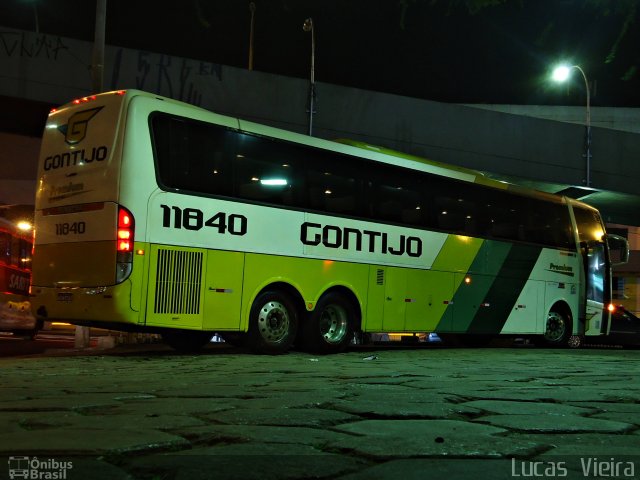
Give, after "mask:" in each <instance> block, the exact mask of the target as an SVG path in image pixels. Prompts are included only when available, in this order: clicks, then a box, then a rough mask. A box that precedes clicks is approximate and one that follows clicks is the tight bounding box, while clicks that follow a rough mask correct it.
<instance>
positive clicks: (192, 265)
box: [153, 249, 203, 314]
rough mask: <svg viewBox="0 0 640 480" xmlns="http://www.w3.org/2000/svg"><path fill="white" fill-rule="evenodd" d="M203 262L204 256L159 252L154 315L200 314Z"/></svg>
mask: <svg viewBox="0 0 640 480" xmlns="http://www.w3.org/2000/svg"><path fill="white" fill-rule="evenodd" d="M202 260H203V254H202V252H183V251H180V250H165V249H160V250H158V266H157V271H156V293H155V302H154V309H153V311H154V313H160V314H161V313H168V314H199V313H200V292H201V284H202Z"/></svg>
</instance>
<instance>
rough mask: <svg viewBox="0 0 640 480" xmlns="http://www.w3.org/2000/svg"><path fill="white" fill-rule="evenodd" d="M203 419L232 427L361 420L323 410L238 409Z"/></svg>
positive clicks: (204, 416)
mask: <svg viewBox="0 0 640 480" xmlns="http://www.w3.org/2000/svg"><path fill="white" fill-rule="evenodd" d="M200 418H202V419H208V420H211V421H215V422H216V423H225V424H232V425H281V426H298V427H327V426H332V425H338V424H340V423H347V422H352V421H354V420H358V419H359V418H358V417H356V416H354V415H350V414H348V413H344V412H337V411H334V410H328V409H322V408H261V409H249V408H236V409H233V410H226V411H223V412H218V413H212V414H203V415H200Z"/></svg>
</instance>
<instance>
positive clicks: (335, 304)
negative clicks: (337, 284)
mask: <svg viewBox="0 0 640 480" xmlns="http://www.w3.org/2000/svg"><path fill="white" fill-rule="evenodd" d="M354 319H355V311H354V308H353V305H352V304H351V302H350V301H349V300H348V299H347V298H345V296H344V295H341V294H340V293H337V292H331V293H328V294H326V295H325V296H323V297H322V298H321V299H320V300H319V301H318V303H317V305H316V308H315V309H314V310H313V312H311V314H310V316H309V318H308V319H307V321H306V322H305V323H304V325H302V327H301V328H302V345H303V348H304V349H305V350H309V351H311V352H315V353H337V352H341V351H344V350H345V349H346V348H347V347H348V346H349V344H350V343H351V340H352V338H353V325H354Z"/></svg>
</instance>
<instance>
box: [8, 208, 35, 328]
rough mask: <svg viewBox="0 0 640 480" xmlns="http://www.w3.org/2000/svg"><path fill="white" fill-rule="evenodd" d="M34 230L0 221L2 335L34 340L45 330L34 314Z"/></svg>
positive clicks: (28, 226)
mask: <svg viewBox="0 0 640 480" xmlns="http://www.w3.org/2000/svg"><path fill="white" fill-rule="evenodd" d="M32 245H33V237H32V226H31V225H30V224H28V223H27V222H21V223H17V224H16V223H13V222H12V221H10V220H8V219H6V218H2V217H0V331H1V332H13V333H14V334H15V335H27V336H29V337H32V338H33V337H34V336H35V335H36V333H37V332H38V330H40V329H41V328H42V322H38V321H37V320H36V318H35V317H34V316H33V314H32V313H31V303H30V301H29V284H30V283H31V251H32Z"/></svg>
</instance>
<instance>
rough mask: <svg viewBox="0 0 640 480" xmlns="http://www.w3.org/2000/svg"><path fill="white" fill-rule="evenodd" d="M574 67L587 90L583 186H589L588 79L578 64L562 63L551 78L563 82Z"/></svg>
mask: <svg viewBox="0 0 640 480" xmlns="http://www.w3.org/2000/svg"><path fill="white" fill-rule="evenodd" d="M573 68H575V69H576V70H578V71H579V72H580V73H581V74H582V78H583V79H584V88H585V90H586V92H587V116H586V119H585V127H586V140H585V154H584V156H585V159H586V162H587V164H586V169H587V172H586V178H585V186H586V187H591V90H590V89H589V81H588V80H587V74H586V73H584V70H583V69H582V68H580V65H571V66H566V65H562V66H559V67H557V68H556V69H555V70H554V71H553V78H554V80H556V81H558V82H564V81H565V80H566V79H567V78H569V73H570V71H571V69H573Z"/></svg>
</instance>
